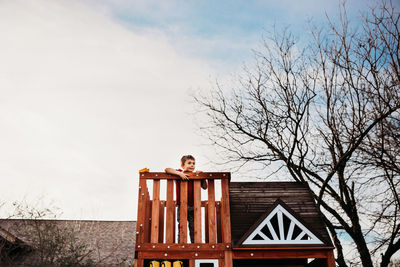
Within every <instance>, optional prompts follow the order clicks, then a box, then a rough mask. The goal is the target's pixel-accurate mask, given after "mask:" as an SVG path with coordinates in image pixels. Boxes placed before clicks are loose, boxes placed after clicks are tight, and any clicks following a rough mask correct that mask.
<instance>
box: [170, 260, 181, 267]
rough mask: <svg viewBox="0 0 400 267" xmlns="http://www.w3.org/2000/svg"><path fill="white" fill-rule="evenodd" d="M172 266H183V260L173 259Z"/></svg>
mask: <svg viewBox="0 0 400 267" xmlns="http://www.w3.org/2000/svg"><path fill="white" fill-rule="evenodd" d="M172 267H183V262H181V261H174V263H173V264H172Z"/></svg>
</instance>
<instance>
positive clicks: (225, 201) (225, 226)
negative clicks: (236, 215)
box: [221, 179, 232, 244]
mask: <svg viewBox="0 0 400 267" xmlns="http://www.w3.org/2000/svg"><path fill="white" fill-rule="evenodd" d="M221 187H222V188H221V192H222V216H221V217H222V218H221V220H222V240H223V242H224V243H229V244H230V243H231V241H232V240H231V222H230V218H231V216H230V208H229V180H228V179H222V180H221Z"/></svg>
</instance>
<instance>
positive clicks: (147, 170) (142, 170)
mask: <svg viewBox="0 0 400 267" xmlns="http://www.w3.org/2000/svg"><path fill="white" fill-rule="evenodd" d="M149 171H150V170H149V169H147V168H143V169H141V170H139V173H142V172H149Z"/></svg>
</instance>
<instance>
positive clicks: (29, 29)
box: [0, 0, 373, 220]
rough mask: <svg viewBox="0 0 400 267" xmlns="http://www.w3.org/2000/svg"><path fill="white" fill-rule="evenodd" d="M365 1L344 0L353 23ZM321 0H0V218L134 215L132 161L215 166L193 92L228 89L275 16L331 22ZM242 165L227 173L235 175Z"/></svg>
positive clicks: (293, 23) (294, 24)
mask: <svg viewBox="0 0 400 267" xmlns="http://www.w3.org/2000/svg"><path fill="white" fill-rule="evenodd" d="M372 4H373V1H362V0H353V1H350V0H349V1H348V11H349V12H348V13H349V16H350V18H354V20H357V16H358V14H359V11H360V10H361V11H363V10H364V11H365V9H366V8H367V7H368V6H371V5H372ZM337 9H338V4H337V2H335V1H328V0H326V1H321V0H304V1H290V0H280V1H277V0H265V1H255V0H254V1H172V0H171V1H130V0H83V1H82V0H80V1H77V0H47V1H46V0H30V1H22V0H9V1H7V0H0V32H1V35H0V179H1V186H0V203H4V205H3V206H2V207H1V208H0V216H3V217H4V216H7V214H8V213H9V212H10V207H11V206H12V205H11V204H12V203H13V202H23V201H25V202H26V203H29V204H31V205H37V206H38V207H41V206H43V207H47V206H49V205H52V206H56V207H58V208H59V210H60V211H61V212H62V214H61V215H60V217H59V218H62V219H91V220H136V216H137V207H136V206H137V191H138V170H139V169H141V168H144V167H147V168H149V169H150V170H151V171H163V170H164V169H165V168H166V167H179V159H180V157H181V156H182V155H184V154H193V155H194V156H195V157H196V159H197V168H198V169H199V170H203V171H223V170H224V169H223V167H221V166H216V165H214V164H212V161H213V160H214V156H215V155H214V153H213V149H212V148H211V147H208V146H205V145H204V143H205V140H203V139H202V137H201V134H199V128H198V125H197V124H196V121H195V119H194V116H193V113H194V108H193V100H192V97H191V95H192V94H193V93H196V92H198V91H204V92H206V91H207V90H212V86H213V84H214V83H215V81H216V80H218V81H219V82H222V84H225V85H226V86H229V83H230V80H231V79H232V77H233V76H234V75H235V74H237V73H239V72H240V71H241V69H242V67H243V65H244V64H247V63H251V61H252V59H253V52H252V51H253V50H254V49H256V50H257V49H258V48H259V47H260V44H261V40H262V36H263V35H264V36H265V35H266V34H267V33H268V31H269V30H271V28H272V27H273V25H276V26H277V27H284V26H288V27H290V28H291V29H292V30H293V32H295V33H296V34H298V35H299V36H303V35H306V32H307V29H308V24H307V21H308V20H312V21H314V23H316V24H320V23H322V21H323V20H324V19H325V16H326V14H328V15H329V16H330V17H332V18H333V20H335V15H336V14H337ZM241 175H243V174H239V173H233V174H232V177H233V179H235V180H240V179H241Z"/></svg>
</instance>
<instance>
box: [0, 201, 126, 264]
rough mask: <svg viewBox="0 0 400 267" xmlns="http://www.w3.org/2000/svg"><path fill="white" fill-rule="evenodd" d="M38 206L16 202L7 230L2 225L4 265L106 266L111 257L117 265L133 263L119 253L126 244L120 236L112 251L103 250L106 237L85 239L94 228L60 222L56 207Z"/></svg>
mask: <svg viewBox="0 0 400 267" xmlns="http://www.w3.org/2000/svg"><path fill="white" fill-rule="evenodd" d="M36 206H37V204H36V205H34V207H32V206H31V205H29V204H26V203H14V211H13V213H12V215H11V216H10V218H9V219H6V220H5V221H6V223H5V224H6V225H7V230H6V229H3V228H1V227H0V266H81V267H91V266H106V265H107V264H105V260H107V259H108V258H112V261H113V266H132V265H133V263H132V262H130V261H129V260H128V259H120V258H118V256H117V255H116V252H117V251H118V250H119V249H120V248H121V244H122V242H121V241H118V239H117V238H116V240H115V242H113V243H112V244H108V245H111V246H112V250H110V251H108V252H107V253H101V247H102V246H104V245H105V244H102V240H100V239H98V237H96V236H92V237H91V238H92V239H94V240H96V242H89V241H88V240H86V239H85V238H83V236H85V234H86V236H87V235H90V233H92V234H93V232H92V231H91V230H92V229H88V228H87V227H86V228H83V227H81V226H82V225H80V222H79V221H76V222H75V223H72V224H71V223H61V222H60V221H57V220H56V219H57V217H58V216H59V214H58V213H57V212H56V211H57V210H58V209H57V208H56V207H50V208H37V207H36ZM14 218H15V219H16V220H13V219H14ZM92 227H94V226H91V228H92ZM82 231H88V232H89V233H85V234H83V233H82ZM7 239H8V240H7ZM22 240H23V241H22Z"/></svg>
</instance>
